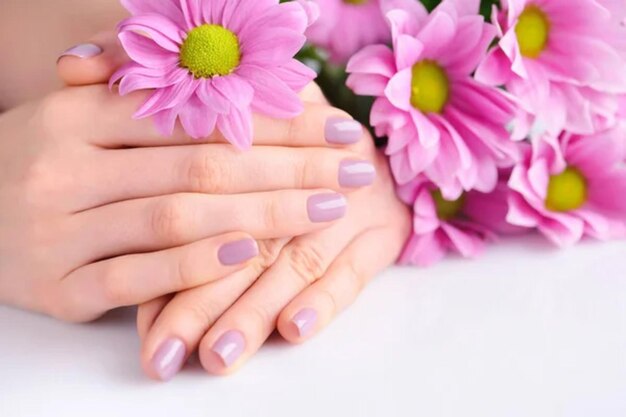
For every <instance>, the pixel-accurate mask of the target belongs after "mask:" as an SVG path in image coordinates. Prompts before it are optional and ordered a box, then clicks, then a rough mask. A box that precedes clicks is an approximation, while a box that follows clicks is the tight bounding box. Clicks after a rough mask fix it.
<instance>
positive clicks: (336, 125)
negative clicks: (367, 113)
mask: <svg viewBox="0 0 626 417" xmlns="http://www.w3.org/2000/svg"><path fill="white" fill-rule="evenodd" d="M325 137H326V142H328V143H333V144H337V145H349V144H352V143H356V142H358V141H359V140H361V138H362V137H363V127H362V126H361V124H360V123H359V122H357V121H356V120H352V119H346V118H340V117H331V118H330V119H328V120H327V121H326V128H325Z"/></svg>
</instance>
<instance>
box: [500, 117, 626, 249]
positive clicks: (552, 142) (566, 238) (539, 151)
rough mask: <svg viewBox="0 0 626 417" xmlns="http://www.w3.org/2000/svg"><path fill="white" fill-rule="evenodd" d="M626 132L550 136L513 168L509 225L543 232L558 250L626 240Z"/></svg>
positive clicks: (510, 184) (538, 143) (528, 150)
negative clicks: (583, 243)
mask: <svg viewBox="0 0 626 417" xmlns="http://www.w3.org/2000/svg"><path fill="white" fill-rule="evenodd" d="M625 134H626V132H625V131H624V129H623V127H617V128H614V129H611V130H608V131H605V132H603V133H599V134H595V135H593V136H578V135H572V134H562V135H561V136H560V137H559V138H558V139H556V138H554V137H551V136H546V137H543V138H542V139H541V140H537V141H535V142H534V143H533V145H532V148H531V147H530V146H529V147H528V148H527V149H526V152H525V157H524V159H523V161H522V162H520V164H519V165H518V166H516V167H515V168H514V169H513V172H512V174H511V179H510V181H509V186H510V188H511V189H512V190H513V192H512V193H511V196H510V199H509V200H510V201H509V204H510V210H509V214H508V217H507V219H508V221H509V222H510V223H511V224H514V225H517V226H521V227H529V228H538V229H539V231H540V232H541V233H543V234H544V235H545V236H546V237H547V238H548V239H550V240H551V241H552V242H553V243H555V244H556V245H558V246H569V245H573V244H575V243H577V242H578V241H580V240H581V239H582V237H583V236H585V235H587V236H590V237H593V238H596V239H600V240H607V239H612V238H621V237H626V233H625V232H626V223H625V221H626V167H625V166H624V164H623V156H624V146H625V145H626V143H625V142H624V135H625Z"/></svg>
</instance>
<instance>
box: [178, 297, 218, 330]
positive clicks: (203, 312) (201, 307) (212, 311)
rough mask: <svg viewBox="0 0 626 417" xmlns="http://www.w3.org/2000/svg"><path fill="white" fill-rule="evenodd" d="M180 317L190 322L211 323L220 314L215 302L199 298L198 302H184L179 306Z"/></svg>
mask: <svg viewBox="0 0 626 417" xmlns="http://www.w3.org/2000/svg"><path fill="white" fill-rule="evenodd" d="M181 309H182V317H185V318H186V320H189V321H190V322H191V323H198V324H201V325H203V326H204V325H206V324H212V323H215V321H216V320H217V319H218V318H219V316H220V309H219V306H218V305H217V304H214V303H212V302H208V301H206V300H201V301H200V302H192V303H185V304H184V305H183V306H181Z"/></svg>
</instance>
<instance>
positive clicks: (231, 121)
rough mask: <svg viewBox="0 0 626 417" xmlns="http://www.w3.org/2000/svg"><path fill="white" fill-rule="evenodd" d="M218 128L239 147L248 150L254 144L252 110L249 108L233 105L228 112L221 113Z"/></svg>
mask: <svg viewBox="0 0 626 417" xmlns="http://www.w3.org/2000/svg"><path fill="white" fill-rule="evenodd" d="M217 128H218V129H219V131H220V132H222V135H224V138H226V140H228V141H229V142H230V143H232V144H233V145H235V146H236V147H237V148H239V149H242V150H246V149H249V148H250V147H251V146H252V112H251V111H250V109H249V108H248V109H238V108H236V107H233V108H232V109H231V111H230V112H229V113H228V114H220V115H219V116H218V118H217Z"/></svg>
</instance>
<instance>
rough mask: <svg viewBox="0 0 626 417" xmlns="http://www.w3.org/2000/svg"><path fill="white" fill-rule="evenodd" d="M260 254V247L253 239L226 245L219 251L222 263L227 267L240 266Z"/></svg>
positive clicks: (218, 254)
mask: <svg viewBox="0 0 626 417" xmlns="http://www.w3.org/2000/svg"><path fill="white" fill-rule="evenodd" d="M258 254H259V245H257V243H256V241H255V240H253V239H243V240H238V241H236V242H230V243H226V244H224V245H223V246H222V247H221V248H220V249H219V251H218V253H217V256H218V259H219V260H220V263H221V264H222V265H225V266H231V265H239V264H242V263H244V262H246V261H249V260H250V259H252V258H254V257H256V256H257V255H258Z"/></svg>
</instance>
